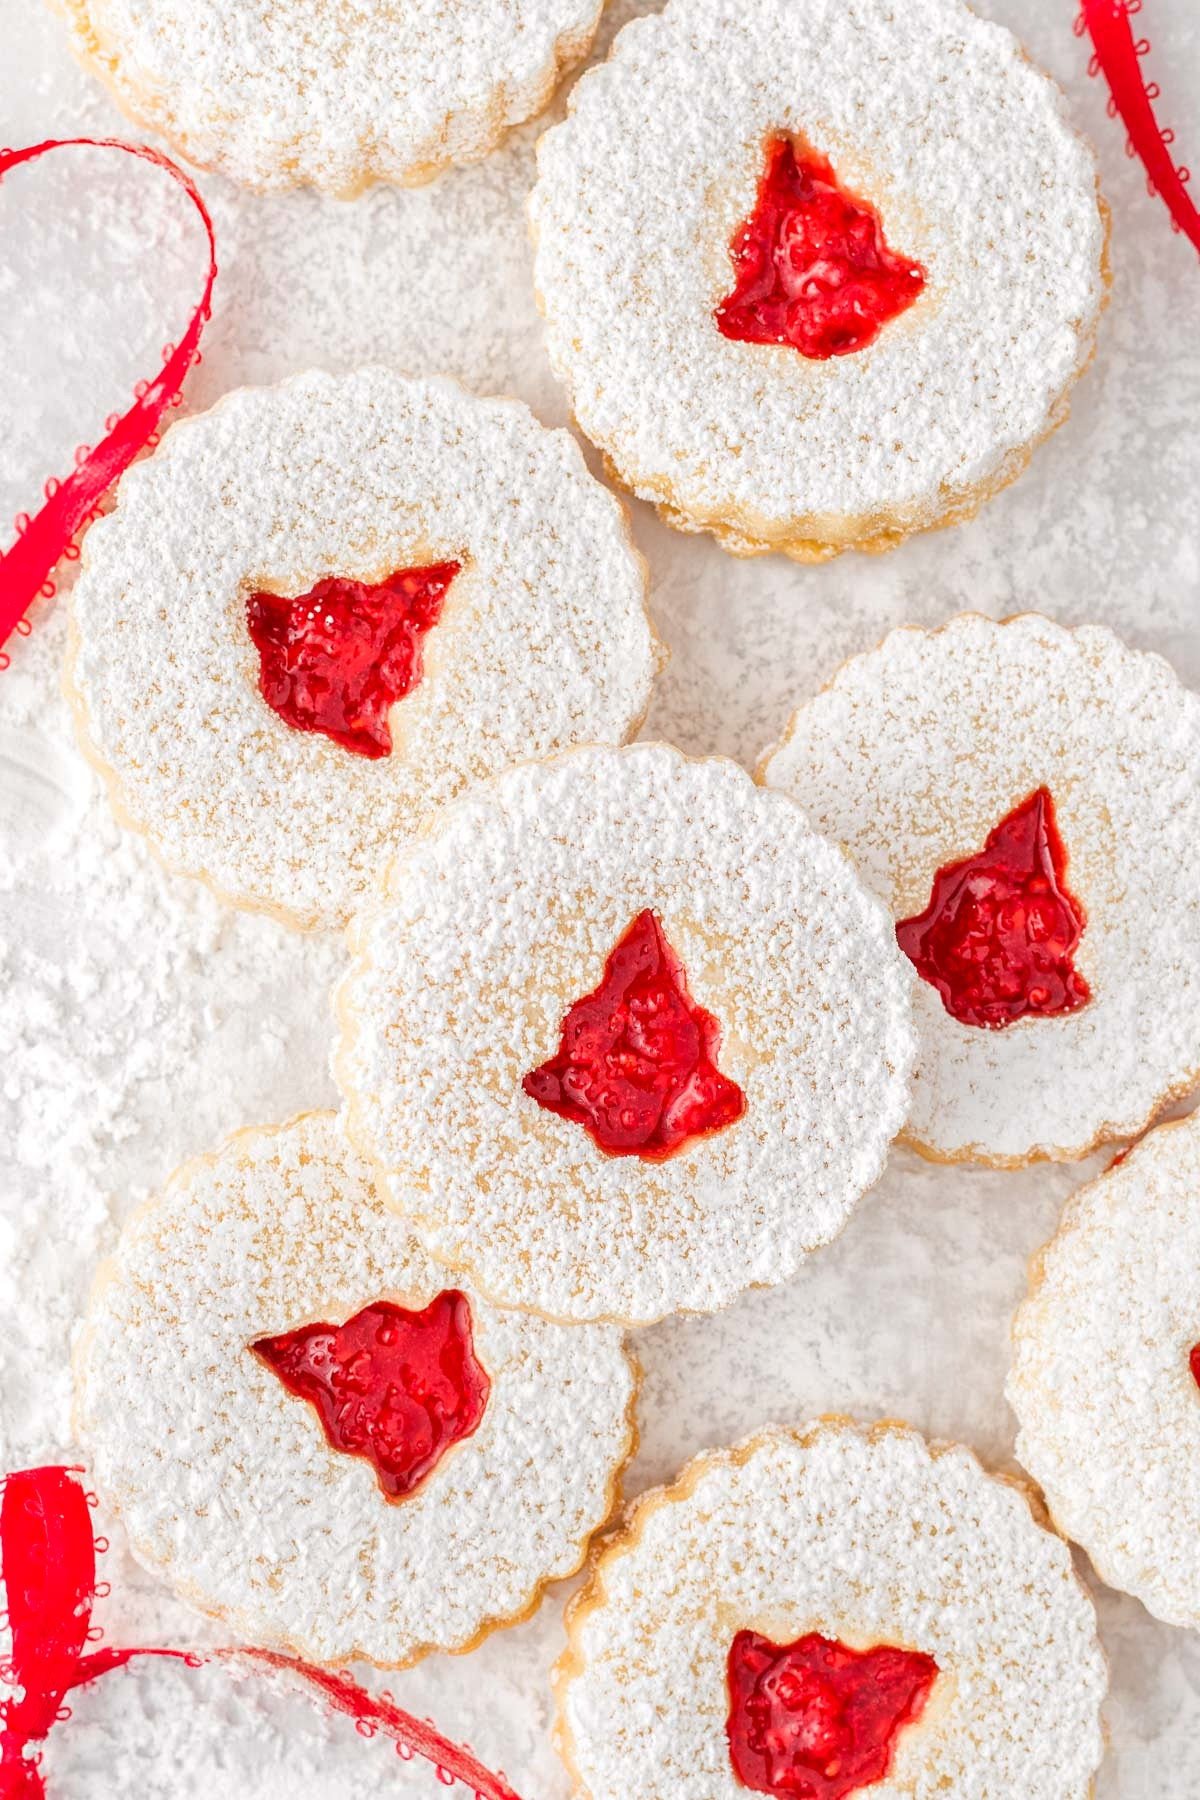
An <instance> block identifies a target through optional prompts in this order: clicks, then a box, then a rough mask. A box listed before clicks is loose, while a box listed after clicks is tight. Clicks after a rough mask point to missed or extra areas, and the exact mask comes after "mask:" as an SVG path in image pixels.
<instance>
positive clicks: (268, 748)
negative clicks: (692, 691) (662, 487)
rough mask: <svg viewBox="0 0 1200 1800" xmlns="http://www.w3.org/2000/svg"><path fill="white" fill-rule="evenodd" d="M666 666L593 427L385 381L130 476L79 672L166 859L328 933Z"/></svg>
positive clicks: (260, 398) (96, 747)
mask: <svg viewBox="0 0 1200 1800" xmlns="http://www.w3.org/2000/svg"><path fill="white" fill-rule="evenodd" d="M660 660H661V652H660V649H659V646H658V645H657V643H656V640H655V638H654V634H653V631H652V630H651V627H650V624H649V621H648V619H647V617H646V611H645V569H644V565H643V563H642V561H641V558H640V557H639V556H638V554H637V552H636V551H635V550H634V548H633V545H632V543H631V541H630V538H629V532H628V526H627V522H626V519H625V516H624V513H623V510H622V508H621V506H620V504H619V502H618V501H617V500H615V499H614V498H613V496H612V495H611V494H608V493H606V492H605V490H604V489H603V488H602V487H601V486H600V485H599V483H598V482H596V481H594V480H593V479H592V477H591V476H590V475H589V474H588V472H587V469H586V467H585V465H584V462H583V458H582V456H581V454H580V452H579V448H578V445H577V444H576V443H575V442H574V440H573V439H572V438H571V437H570V436H569V434H568V433H566V432H563V431H547V430H546V429H545V428H544V427H543V426H541V425H539V424H538V423H537V421H536V420H535V419H534V418H533V416H532V414H531V413H530V412H529V411H528V410H527V408H526V407H524V406H522V405H521V404H520V403H519V402H517V401H512V400H479V399H477V398H475V397H474V396H473V395H471V394H469V393H467V392H466V390H465V389H463V388H461V387H459V386H458V384H457V383H455V382H451V381H447V380H444V379H437V380H415V379H410V378H408V377H405V376H401V375H398V374H395V373H393V372H391V371H389V370H387V369H383V368H368V369H361V370H359V371H357V372H356V373H354V374H352V375H347V376H332V375H325V374H319V373H310V374H306V375H301V376H296V377H294V378H293V379H291V380H290V381H286V382H284V383H283V384H282V385H281V386H279V387H276V388H263V389H243V390H240V391H239V392H237V393H234V394H231V395H229V396H228V397H227V398H226V399H225V400H223V401H222V402H221V404H220V405H219V406H217V407H215V408H214V410H213V411H212V412H210V413H206V414H204V415H203V416H201V417H199V418H195V419H188V420H185V421H184V422H183V423H182V424H180V425H177V426H175V427H174V428H173V429H172V430H171V431H170V432H169V433H168V435H167V437H166V439H165V440H164V442H163V444H162V446H161V448H160V449H159V450H158V452H157V453H156V454H155V456H153V457H152V458H151V459H150V460H149V461H147V462H143V463H139V464H138V465H137V466H135V467H134V468H133V469H131V470H130V471H129V473H128V474H127V475H126V476H125V477H124V479H123V480H122V482H121V485H120V489H119V496H118V504H117V507H116V510H115V512H114V513H113V514H112V515H111V516H110V517H108V518H106V519H102V520H101V521H99V523H98V524H97V525H96V526H95V527H94V528H93V529H92V530H91V531H90V532H89V533H88V537H87V543H86V546H85V549H84V568H83V572H82V574H81V576H80V579H79V582H78V583H77V585H76V587H75V590H74V593H73V595H72V643H71V651H70V655H69V662H68V675H67V681H68V689H69V691H70V692H71V693H72V696H73V699H74V701H75V705H76V713H77V717H78V720H79V724H80V731H81V736H82V739H83V742H84V747H85V749H86V750H87V751H88V753H89V755H91V757H92V759H93V760H94V761H95V762H96V763H97V765H98V766H99V767H100V769H101V770H102V772H103V773H104V774H105V775H106V776H107V778H108V780H109V784H110V787H111V790H112V793H113V798H114V802H115V804H116V806H117V808H118V810H119V811H120V813H121V814H122V816H123V817H124V818H125V819H126V821H127V822H129V823H131V824H133V825H134V826H135V827H136V828H137V829H139V830H142V831H144V832H145V833H146V834H147V836H148V837H149V838H150V839H151V842H152V843H153V844H154V846H155V847H156V849H157V850H158V851H159V852H160V854H161V856H162V858H163V860H164V861H165V862H166V863H167V864H168V865H169V866H170V867H172V868H173V869H176V870H179V871H181V872H185V873H188V874H193V875H199V876H201V877H203V878H204V879H205V880H207V881H208V882H210V883H211V885H212V886H213V887H214V888H216V889H217V890H218V892H219V893H220V894H221V895H222V897H223V898H225V899H227V900H229V901H230V902H232V903H233V904H235V905H239V906H247V907H253V908H256V909H262V910H265V911H269V912H272V913H274V914H276V915H277V916H278V917H280V918H282V919H283V920H284V921H285V922H286V923H288V924H290V925H293V926H297V927H300V928H303V929H312V928H315V927H327V926H332V925H337V924H340V923H343V922H344V921H345V919H346V918H347V916H348V915H349V914H350V912H352V911H353V909H354V908H355V906H356V905H357V904H358V903H359V901H360V899H361V897H362V895H363V893H364V891H365V890H366V888H367V887H368V886H369V885H371V884H372V883H373V882H374V881H375V880H376V879H377V877H378V876H379V875H380V874H381V873H382V870H383V868H384V866H385V865H386V862H387V861H388V860H389V859H390V856H391V855H392V853H393V852H394V850H395V848H396V845H397V843H398V841H399V840H401V839H403V838H404V837H405V836H407V835H408V834H409V833H410V832H412V831H413V830H415V829H416V828H417V827H418V826H419V825H420V824H421V823H422V821H423V820H424V819H425V818H426V816H427V815H428V813H429V812H430V810H431V809H433V808H435V807H437V806H439V805H440V804H441V803H442V802H444V801H446V800H449V799H452V798H453V797H454V796H455V795H457V794H458V793H460V792H461V791H462V789H463V788H465V787H466V786H467V785H468V784H469V783H470V782H472V781H476V780H478V779H480V778H481V777H485V776H488V775H492V774H496V773H497V772H498V771H499V770H501V769H504V768H506V767H508V766H509V765H510V764H512V763H514V762H518V761H523V760H524V759H525V758H527V757H530V756H540V755H546V754H550V753H552V752H554V751H556V750H560V749H563V748H565V747H566V746H568V745H571V744H575V743H580V742H593V741H597V740H599V741H604V740H608V739H617V740H619V739H622V738H624V737H626V736H627V735H631V734H632V733H633V732H634V731H636V729H637V726H638V724H639V722H640V720H641V718H642V715H643V714H644V712H645V710H646V707H647V705H648V704H649V699H650V690H651V685H652V682H653V678H654V674H655V671H656V669H657V667H658V665H659V662H660Z"/></svg>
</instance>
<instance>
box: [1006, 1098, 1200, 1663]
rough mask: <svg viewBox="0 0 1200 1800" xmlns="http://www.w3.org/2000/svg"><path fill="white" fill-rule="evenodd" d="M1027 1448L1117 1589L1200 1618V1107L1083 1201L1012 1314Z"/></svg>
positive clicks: (1014, 1376) (1016, 1384)
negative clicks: (1199, 1549) (1199, 1552)
mask: <svg viewBox="0 0 1200 1800" xmlns="http://www.w3.org/2000/svg"><path fill="white" fill-rule="evenodd" d="M1006 1392H1007V1395H1008V1400H1009V1404H1010V1405H1011V1406H1012V1409H1013V1411H1014V1412H1015V1413H1016V1415H1017V1419H1018V1422H1019V1425H1020V1430H1019V1432H1018V1436H1017V1455H1018V1457H1019V1459H1020V1461H1021V1462H1022V1463H1023V1464H1024V1466H1025V1467H1026V1468H1027V1469H1028V1470H1029V1472H1030V1474H1031V1475H1032V1476H1033V1477H1034V1479H1035V1480H1036V1481H1037V1482H1038V1483H1039V1484H1040V1485H1041V1487H1042V1489H1043V1491H1044V1492H1045V1495H1046V1502H1047V1505H1048V1506H1049V1508H1050V1511H1051V1514H1052V1515H1053V1518H1054V1522H1055V1524H1056V1525H1057V1526H1058V1528H1059V1530H1060V1531H1062V1532H1064V1533H1065V1534H1066V1535H1067V1536H1068V1537H1070V1538H1073V1539H1074V1540H1075V1542H1076V1543H1078V1544H1081V1545H1082V1546H1083V1548H1084V1549H1085V1550H1086V1551H1087V1553H1088V1555H1089V1556H1090V1557H1091V1559H1092V1562H1093V1563H1094V1564H1095V1567H1096V1570H1097V1572H1098V1574H1099V1575H1100V1577H1101V1579H1102V1580H1103V1581H1106V1582H1107V1583H1108V1585H1109V1586H1110V1587H1115V1588H1121V1589H1123V1590H1124V1591H1125V1592H1126V1593H1130V1594H1135V1595H1136V1596H1137V1598H1138V1599H1139V1600H1141V1601H1142V1603H1143V1605H1145V1606H1147V1607H1148V1608H1149V1610H1150V1611H1151V1612H1152V1613H1153V1614H1154V1615H1155V1617H1156V1618H1159V1619H1164V1620H1166V1622H1167V1623H1168V1624H1170V1625H1187V1626H1191V1627H1192V1628H1193V1629H1196V1628H1197V1627H1200V1569H1198V1568H1197V1562H1196V1534H1197V1529H1198V1528H1200V1115H1197V1114H1193V1115H1192V1117H1191V1118H1189V1119H1186V1120H1183V1121H1180V1122H1176V1123H1174V1124H1171V1125H1163V1126H1160V1127H1159V1128H1158V1129H1157V1130H1156V1131H1153V1132H1151V1133H1150V1134H1149V1136H1147V1137H1146V1138H1144V1139H1143V1140H1142V1141H1141V1143H1139V1144H1136V1145H1135V1146H1134V1147H1133V1149H1132V1150H1130V1151H1129V1153H1128V1154H1127V1155H1126V1156H1125V1157H1123V1158H1119V1159H1118V1161H1117V1162H1116V1163H1115V1164H1114V1165H1113V1167H1112V1168H1110V1169H1109V1170H1108V1172H1107V1173H1106V1174H1104V1175H1101V1176H1100V1177H1099V1179H1098V1180H1096V1181H1093V1182H1090V1183H1089V1184H1088V1185H1087V1186H1086V1187H1084V1188H1081V1189H1080V1191H1079V1192H1078V1193H1077V1194H1076V1195H1075V1196H1074V1197H1073V1198H1072V1200H1071V1201H1070V1202H1069V1204H1068V1206H1067V1208H1066V1211H1065V1212H1064V1214H1063V1217H1062V1221H1061V1223H1060V1225H1059V1228H1058V1231H1057V1233H1056V1235H1055V1236H1054V1237H1053V1238H1052V1239H1051V1241H1050V1243H1049V1244H1048V1245H1047V1246H1046V1248H1045V1249H1044V1250H1043V1251H1042V1253H1041V1255H1040V1256H1039V1257H1037V1258H1036V1260H1035V1262H1034V1265H1033V1268H1032V1270H1031V1275H1030V1287H1029V1298H1028V1299H1027V1300H1026V1301H1025V1303H1024V1305H1023V1306H1022V1307H1021V1308H1020V1310H1019V1311H1018V1313H1017V1315H1016V1318H1015V1320H1014V1322H1013V1366H1012V1370H1011V1372H1010V1374H1009V1378H1008V1384H1007V1388H1006Z"/></svg>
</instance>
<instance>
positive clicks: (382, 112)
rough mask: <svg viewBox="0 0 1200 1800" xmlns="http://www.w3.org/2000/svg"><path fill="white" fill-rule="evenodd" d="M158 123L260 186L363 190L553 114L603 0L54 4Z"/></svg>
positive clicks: (189, 149)
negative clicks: (555, 97)
mask: <svg viewBox="0 0 1200 1800" xmlns="http://www.w3.org/2000/svg"><path fill="white" fill-rule="evenodd" d="M52 3H53V4H54V5H55V7H56V9H57V10H59V11H61V12H63V13H64V14H65V15H66V18H67V21H68V24H69V27H70V33H71V44H72V47H73V49H74V50H75V52H76V54H77V55H79V56H80V57H81V58H82V60H83V61H84V62H85V63H86V64H87V66H88V67H89V68H91V69H93V70H94V71H95V73H96V74H98V75H99V76H100V77H101V78H102V80H104V81H105V82H106V83H107V84H108V86H109V87H110V88H111V89H112V92H113V96H114V98H115V99H116V100H117V102H118V104H119V105H120V106H121V107H122V108H123V109H124V111H125V112H127V113H128V114H129V115H130V117H131V118H133V119H135V120H136V121H137V122H138V123H139V124H141V125H144V126H146V127H147V129H149V130H152V131H157V132H161V133H162V135H163V136H164V137H165V138H167V139H168V140H169V141H170V142H171V143H172V144H173V145H174V146H175V147H176V149H178V150H180V151H181V152H182V153H183V155H184V156H186V157H188V159H189V160H190V161H192V162H194V163H197V164H199V165H200V166H201V167H202V168H206V169H219V170H220V172H221V173H222V174H223V175H228V176H231V177H232V178H233V180H235V181H240V182H242V183H244V184H245V185H246V186H247V187H252V188H259V189H278V188H290V187H296V186H298V185H300V184H301V183H311V184H312V185H313V186H314V187H318V188H323V189H324V190H325V191H326V192H327V193H331V194H338V195H341V196H342V197H349V196H350V195H353V194H356V193H358V192H359V190H360V189H362V188H364V187H366V186H368V185H369V184H370V183H371V182H373V181H395V182H402V183H404V184H405V185H409V186H411V185H413V184H415V183H418V182H423V181H428V180H429V179H430V177H431V176H433V175H436V174H437V173H438V171H439V170H440V169H444V168H446V167H447V166H448V165H449V164H451V163H465V162H477V161H478V160H479V159H480V157H483V156H486V155H487V154H488V152H489V151H491V150H493V149H494V148H495V147H496V145H497V144H498V143H499V142H500V140H501V139H502V138H503V136H504V134H505V132H506V131H507V130H508V129H509V127H510V126H513V125H517V124H520V123H521V122H522V121H523V120H525V119H531V118H533V117H534V115H535V114H536V113H539V112H541V110H542V109H543V107H545V106H546V105H547V104H548V103H549V100H550V97H551V95H552V94H553V92H554V90H555V88H556V87H557V85H558V82H559V79H560V78H561V76H562V75H563V73H564V72H565V71H566V70H567V69H569V68H571V67H573V66H574V64H575V63H577V62H579V60H580V59H581V58H582V57H584V56H585V55H586V54H587V52H588V50H589V48H590V46H591V43H592V39H593V37H594V36H595V32H596V27H597V25H598V24H599V22H600V14H601V11H602V10H603V4H604V0H470V4H469V5H463V4H461V0H403V3H402V4H399V5H397V4H394V3H393V0H357V3H356V4H355V5H354V6H353V7H347V6H344V5H341V4H338V0H238V4H237V5H236V6H235V7H231V6H230V5H228V4H227V0H52Z"/></svg>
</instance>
